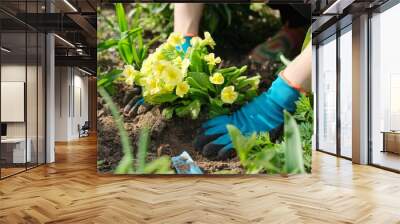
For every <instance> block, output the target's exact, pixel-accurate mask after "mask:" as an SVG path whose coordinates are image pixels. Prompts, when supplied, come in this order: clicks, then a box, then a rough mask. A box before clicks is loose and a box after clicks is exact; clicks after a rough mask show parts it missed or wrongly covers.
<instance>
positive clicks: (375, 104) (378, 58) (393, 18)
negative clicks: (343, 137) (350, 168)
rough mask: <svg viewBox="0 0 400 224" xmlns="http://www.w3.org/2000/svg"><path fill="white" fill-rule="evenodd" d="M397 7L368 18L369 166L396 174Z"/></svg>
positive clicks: (399, 164)
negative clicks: (379, 167) (370, 149)
mask: <svg viewBox="0 0 400 224" xmlns="http://www.w3.org/2000/svg"><path fill="white" fill-rule="evenodd" d="M399 21H400V5H399V4H398V5H396V6H393V7H392V8H390V9H388V10H386V11H384V12H382V13H377V14H374V15H373V17H372V18H371V29H372V30H371V35H372V36H371V60H372V61H371V97H370V104H371V107H370V108H371V111H370V118H371V119H370V120H371V122H372V123H371V130H370V133H371V141H372V153H371V155H370V156H371V162H372V163H373V164H375V165H379V166H383V167H387V168H390V169H395V170H400V100H399V96H400V63H399V59H398V58H399V57H398V56H399V52H400V45H399V42H398V40H399V39H400V31H399V29H396V27H398V22H399Z"/></svg>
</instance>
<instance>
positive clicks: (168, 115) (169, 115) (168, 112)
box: [162, 107, 174, 120]
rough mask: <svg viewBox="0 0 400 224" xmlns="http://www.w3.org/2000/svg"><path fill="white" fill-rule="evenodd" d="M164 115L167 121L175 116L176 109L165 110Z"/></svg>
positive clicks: (168, 108)
mask: <svg viewBox="0 0 400 224" xmlns="http://www.w3.org/2000/svg"><path fill="white" fill-rule="evenodd" d="M162 115H163V117H164V118H165V119H167V120H169V119H171V118H172V116H173V115H174V108H173V107H167V108H164V109H163V111H162Z"/></svg>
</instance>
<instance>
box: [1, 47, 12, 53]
mask: <svg viewBox="0 0 400 224" xmlns="http://www.w3.org/2000/svg"><path fill="white" fill-rule="evenodd" d="M0 49H1V50H2V51H4V52H6V53H10V52H11V50H9V49H7V48H5V47H1V48H0Z"/></svg>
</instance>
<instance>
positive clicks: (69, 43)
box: [54, 34, 75, 48]
mask: <svg viewBox="0 0 400 224" xmlns="http://www.w3.org/2000/svg"><path fill="white" fill-rule="evenodd" d="M54 36H55V37H57V38H58V39H59V40H61V41H62V42H64V43H66V44H67V45H69V46H71V47H73V48H75V45H73V44H72V43H71V42H69V41H68V40H66V39H64V38H62V37H60V36H59V35H58V34H54Z"/></svg>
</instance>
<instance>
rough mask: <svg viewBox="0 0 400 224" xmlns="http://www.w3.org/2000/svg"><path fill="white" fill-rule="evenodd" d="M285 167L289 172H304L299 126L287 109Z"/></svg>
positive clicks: (285, 113)
mask: <svg viewBox="0 0 400 224" xmlns="http://www.w3.org/2000/svg"><path fill="white" fill-rule="evenodd" d="M284 118H285V122H284V136H285V137H284V139H285V141H284V144H283V147H284V151H285V169H286V172H287V173H289V174H294V173H304V172H305V170H304V161H303V150H302V147H301V145H302V144H301V137H300V131H299V127H298V125H297V123H296V121H295V120H294V118H293V116H291V115H290V114H289V113H288V112H287V111H285V112H284Z"/></svg>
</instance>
